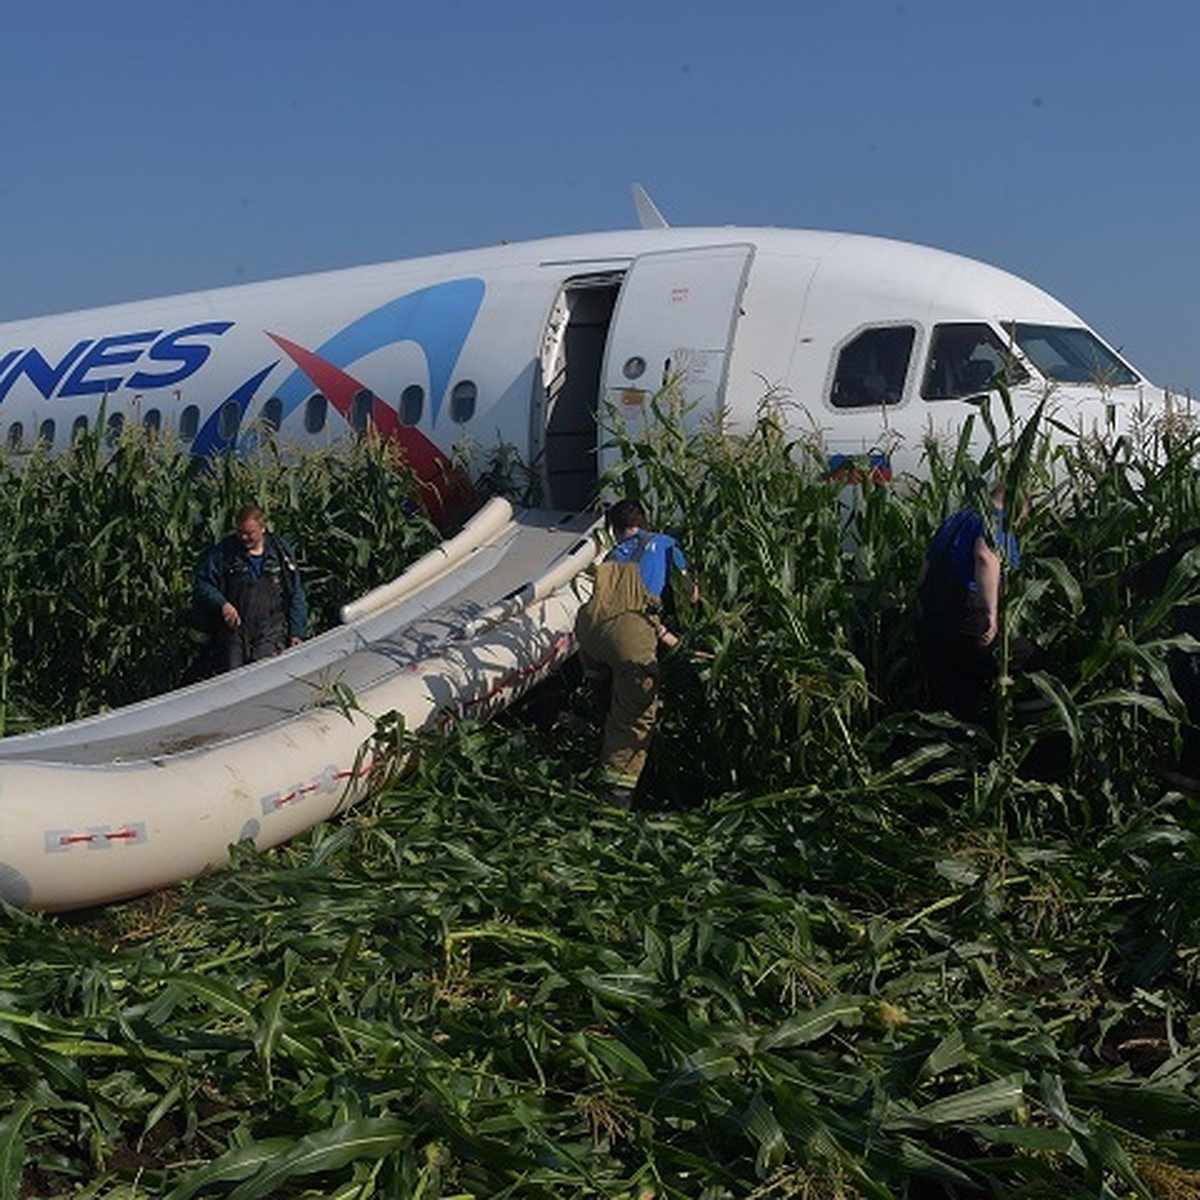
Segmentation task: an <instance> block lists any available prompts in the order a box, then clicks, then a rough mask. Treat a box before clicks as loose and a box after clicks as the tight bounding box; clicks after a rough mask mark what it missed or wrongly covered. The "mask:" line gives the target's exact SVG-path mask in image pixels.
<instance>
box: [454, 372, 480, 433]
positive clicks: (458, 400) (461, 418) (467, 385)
mask: <svg viewBox="0 0 1200 1200" xmlns="http://www.w3.org/2000/svg"><path fill="white" fill-rule="evenodd" d="M478 399H479V388H478V387H477V386H476V385H475V381H474V380H472V379H460V380H459V381H458V383H456V384H455V385H454V388H453V390H452V391H451V393H450V420H451V421H453V422H454V423H455V424H456V425H465V424H466V423H467V422H468V421H469V420H470V419H471V418H472V417H473V416H474V415H475V406H476V403H477V402H478Z"/></svg>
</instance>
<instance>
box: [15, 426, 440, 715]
mask: <svg viewBox="0 0 1200 1200" xmlns="http://www.w3.org/2000/svg"><path fill="white" fill-rule="evenodd" d="M414 494H415V490H414V487H413V483H412V479H411V477H410V475H409V473H408V472H407V470H406V469H405V468H404V467H403V464H402V463H401V462H400V460H399V457H398V454H397V450H396V448H395V446H394V445H391V444H388V443H385V442H382V441H380V440H378V439H374V438H368V439H364V440H361V441H358V442H354V443H350V444H347V445H346V446H343V447H339V448H337V449H333V450H330V451H326V452H323V453H318V454H309V455H306V456H304V457H302V458H301V457H297V456H292V455H288V454H287V453H286V452H285V451H284V450H283V449H281V448H280V447H278V446H275V445H274V444H271V443H268V444H266V445H264V446H263V447H262V449H261V450H260V452H259V453H258V454H256V455H255V456H253V457H252V458H250V459H246V460H242V459H237V458H233V457H228V458H222V459H218V460H217V461H216V463H215V464H214V465H213V466H212V467H211V468H210V467H208V466H207V465H206V464H204V463H201V462H199V461H197V460H194V459H193V458H192V457H191V455H190V454H189V453H188V452H187V451H186V450H185V449H183V448H181V447H179V446H178V445H176V444H174V443H172V442H169V441H167V442H164V441H163V440H161V439H158V438H155V437H154V436H152V435H150V434H148V433H146V432H145V431H144V430H139V429H130V430H127V431H126V432H124V433H123V434H122V435H121V438H120V440H119V442H118V443H117V445H116V446H115V447H114V446H109V445H108V444H107V443H106V440H105V437H104V434H103V432H102V431H97V432H95V433H90V434H87V435H85V436H83V437H82V438H81V439H80V440H79V441H78V442H77V443H76V444H75V445H74V447H73V448H72V450H71V452H70V453H69V454H65V455H61V456H58V457H53V458H51V457H48V456H46V455H45V454H42V453H40V452H39V451H37V450H34V451H32V452H29V453H26V454H21V455H15V454H12V453H10V454H8V455H7V456H6V457H3V458H0V588H2V589H3V594H2V596H0V733H5V734H10V733H17V732H20V731H22V730H24V729H29V728H38V727H41V726H45V725H50V724H56V723H58V722H61V721H69V720H73V719H75V718H77V717H82V716H87V715H89V714H91V713H95V712H100V711H102V710H104V709H107V708H113V707H116V706H117V705H121V704H128V703H131V702H133V701H135V700H140V699H143V698H145V697H147V696H151V695H154V694H156V693H158V692H161V691H164V690H168V689H170V688H172V687H178V686H180V685H181V684H183V683H186V682H190V681H192V680H193V679H195V678H196V677H197V671H198V670H199V668H200V664H201V663H202V660H203V653H202V651H203V641H204V636H205V634H204V630H203V629H202V628H201V627H200V626H199V625H198V623H197V621H196V617H195V614H194V613H193V611H192V605H191V589H192V573H193V571H194V569H195V566H196V563H197V561H198V559H199V558H200V556H201V555H202V554H203V552H204V550H205V549H206V548H207V547H208V546H209V545H211V544H212V543H213V542H216V541H219V540H220V539H221V538H222V537H223V536H224V535H225V534H227V533H229V532H230V530H231V529H232V528H233V517H234V513H236V511H237V509H238V508H239V507H240V506H241V505H242V504H243V503H246V502H248V501H255V502H257V503H259V504H260V505H262V507H263V508H264V509H265V511H266V513H267V517H268V520H269V522H270V524H271V525H272V527H273V528H275V529H276V530H277V531H278V532H280V533H281V534H283V536H284V537H286V538H287V539H288V541H289V542H290V543H291V544H293V545H294V546H295V547H296V550H297V553H298V555H299V558H300V566H301V570H302V573H303V578H304V584H305V588H306V590H307V592H308V595H309V601H310V605H309V607H310V611H311V618H310V619H311V623H312V627H313V628H312V629H311V630H310V632H314V633H315V632H320V631H321V630H322V629H326V628H329V627H330V626H331V625H333V624H336V622H337V619H338V617H337V613H338V609H339V608H340V606H341V605H342V604H344V603H345V602H346V601H347V600H350V599H353V598H354V597H356V596H358V595H361V594H362V593H363V592H364V591H366V590H367V589H369V588H370V587H373V586H375V585H376V584H378V583H381V582H384V581H386V580H388V579H391V578H393V577H394V576H395V575H397V574H399V573H400V571H401V570H403V568H404V567H405V566H406V565H407V564H408V563H409V562H411V561H412V560H413V559H414V558H415V557H417V556H418V555H419V554H420V553H422V552H423V551H424V550H426V549H428V548H429V547H430V546H432V545H433V544H434V543H435V542H436V532H435V531H434V529H433V528H432V526H431V525H430V524H429V523H428V521H426V520H424V519H423V518H421V517H419V516H418V515H416V510H415V506H414V504H413V500H412V497H413V495H414Z"/></svg>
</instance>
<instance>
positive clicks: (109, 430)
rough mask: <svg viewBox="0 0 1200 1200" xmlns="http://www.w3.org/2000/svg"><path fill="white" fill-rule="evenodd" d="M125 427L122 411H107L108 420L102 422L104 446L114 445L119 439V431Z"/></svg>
mask: <svg viewBox="0 0 1200 1200" xmlns="http://www.w3.org/2000/svg"><path fill="white" fill-rule="evenodd" d="M124 428H125V414H124V413H119V412H115V413H109V414H108V420H107V421H106V422H105V423H104V444H105V445H106V446H115V445H116V444H117V443H118V442H119V441H120V440H121V432H122V430H124Z"/></svg>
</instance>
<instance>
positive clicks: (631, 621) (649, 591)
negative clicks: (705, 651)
mask: <svg viewBox="0 0 1200 1200" xmlns="http://www.w3.org/2000/svg"><path fill="white" fill-rule="evenodd" d="M607 521H608V527H609V530H610V531H611V533H612V536H613V539H614V545H613V547H612V549H611V550H610V551H609V552H608V554H607V555H606V556H605V558H604V559H603V561H602V562H601V563H599V565H598V566H597V568H596V577H595V583H594V586H593V588H592V594H591V596H590V597H589V599H588V601H587V603H586V604H584V605H583V607H582V608H581V609H580V610H579V615H578V617H577V618H576V622H575V638H576V642H577V644H578V646H579V656H580V660H581V662H582V665H583V671H584V675H585V676H586V677H587V678H589V679H590V680H592V681H593V682H599V683H603V682H606V681H607V682H611V688H612V690H611V694H610V699H609V705H608V714H607V716H606V718H605V722H604V740H603V745H602V747H601V751H600V760H601V764H602V766H603V770H604V779H605V782H606V783H607V784H608V786H609V787H610V788H611V789H612V791H611V800H612V802H613V803H614V804H616V805H618V806H620V807H622V808H628V807H629V806H630V804H631V803H632V799H633V791H634V788H636V787H637V782H638V779H639V777H640V776H641V773H642V769H643V767H644V766H645V765H646V754H647V751H648V750H649V746H650V737H651V734H652V733H653V731H654V721H655V717H656V716H657V713H658V647H659V644H660V643H661V644H662V645H665V646H668V647H670V646H673V645H675V644H676V643H677V642H678V638H677V637H676V636H675V634H673V633H672V632H671V631H670V630H669V629H668V628H667V627H666V626H665V625H664V624H663V621H662V610H663V596H664V593H665V592H666V590H667V587H668V584H669V581H670V576H671V573H672V571H677V572H678V573H679V574H680V575H681V576H683V577H684V578H685V579H687V570H688V567H687V559H686V558H685V557H684V554H683V551H682V550H681V549H680V546H679V543H678V542H676V540H675V539H674V538H673V537H671V536H669V535H668V534H665V533H654V532H652V531H650V530H648V529H646V528H645V524H646V514H645V511H644V510H643V509H642V506H641V505H640V504H639V503H638V502H637V501H636V500H631V499H625V500H619V501H618V502H617V503H616V504H614V505H612V507H611V508H610V509H609V510H608V514H607ZM688 593H689V597H690V598H691V599H693V600H694V599H695V598H696V595H697V589H696V585H695V583H694V582H693V581H691V580H690V579H688Z"/></svg>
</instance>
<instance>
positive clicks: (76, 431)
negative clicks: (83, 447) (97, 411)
mask: <svg viewBox="0 0 1200 1200" xmlns="http://www.w3.org/2000/svg"><path fill="white" fill-rule="evenodd" d="M87 431H88V419H87V417H76V418H75V420H74V421H72V422H71V441H72V443H74V442H77V441H79V439H80V438H81V437H83V436H84V435H85V434H86V433H87Z"/></svg>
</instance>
